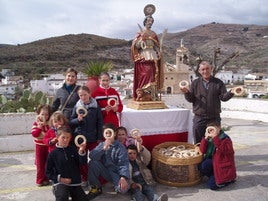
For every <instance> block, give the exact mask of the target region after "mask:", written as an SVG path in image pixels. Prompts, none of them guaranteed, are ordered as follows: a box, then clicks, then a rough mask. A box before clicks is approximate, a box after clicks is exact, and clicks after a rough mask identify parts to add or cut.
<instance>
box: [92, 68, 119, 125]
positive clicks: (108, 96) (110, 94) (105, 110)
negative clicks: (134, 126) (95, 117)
mask: <svg viewBox="0 0 268 201" xmlns="http://www.w3.org/2000/svg"><path fill="white" fill-rule="evenodd" d="M99 81H100V86H99V87H98V88H97V89H96V90H95V91H94V92H93V93H92V97H93V98H95V99H96V101H97V102H98V105H99V106H100V107H101V110H102V116H103V123H104V124H106V123H112V124H113V125H114V126H115V128H117V127H119V124H120V123H119V118H118V116H117V114H118V113H121V112H122V110H123V104H122V102H121V99H120V96H119V94H118V92H117V91H116V90H115V89H114V88H112V87H110V75H109V74H108V73H107V72H103V73H101V75H100V77H99Z"/></svg>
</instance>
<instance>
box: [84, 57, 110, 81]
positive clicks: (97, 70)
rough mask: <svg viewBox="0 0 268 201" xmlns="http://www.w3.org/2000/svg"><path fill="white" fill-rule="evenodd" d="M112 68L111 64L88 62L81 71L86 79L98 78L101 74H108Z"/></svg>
mask: <svg viewBox="0 0 268 201" xmlns="http://www.w3.org/2000/svg"><path fill="white" fill-rule="evenodd" d="M112 68H113V64H112V63H111V62H105V61H89V62H87V65H86V68H85V69H84V70H83V73H85V74H86V75H87V76H88V77H99V76H100V74H101V73H102V72H109V71H110V70H111V69H112Z"/></svg>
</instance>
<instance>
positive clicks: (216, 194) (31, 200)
mask: <svg viewBox="0 0 268 201" xmlns="http://www.w3.org/2000/svg"><path fill="white" fill-rule="evenodd" d="M267 118H268V117H267ZM223 125H224V126H228V127H230V130H229V131H228V132H227V133H228V134H229V135H230V136H231V138H232V140H233V143H234V147H235V152H236V166H237V173H238V178H237V182H236V183H234V184H232V185H230V186H228V187H226V188H223V189H221V190H219V191H211V190H209V189H207V188H206V185H205V183H204V182H202V183H200V184H198V185H195V186H192V187H179V188H176V187H170V186H164V185H160V184H158V185H157V186H156V191H157V193H162V192H166V193H167V194H168V195H169V198H170V199H169V200H170V201H175V200H186V201H208V200H214V201H218V200H219V201H221V200H228V201H229V200H231V201H232V200H233V201H245V200H246V201H253V200H254V201H267V200H268V123H262V122H258V121H245V120H239V119H223ZM34 181H35V166H34V153H33V152H20V153H4V154H0V200H1V201H9V200H16V201H21V200H27V201H51V200H54V197H53V195H52V192H51V186H48V187H36V186H35V182H34ZM111 190H112V188H111V185H110V184H107V185H106V186H105V188H104V193H103V195H101V196H99V197H97V198H96V199H94V200H96V201H106V200H107V201H108V200H109V201H111V200H115V201H117V200H122V201H127V200H130V199H129V196H127V195H113V194H111V193H109V192H111Z"/></svg>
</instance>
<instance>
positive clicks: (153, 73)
mask: <svg viewBox="0 0 268 201" xmlns="http://www.w3.org/2000/svg"><path fill="white" fill-rule="evenodd" d="M154 12H155V6H154V5H152V4H148V5H146V6H145V7H144V14H145V19H144V21H143V25H144V28H142V27H141V26H140V25H139V28H140V31H139V32H138V34H137V36H136V37H135V38H134V40H133V42H132V45H131V56H132V60H133V62H134V83H133V101H131V102H138V103H135V108H136V105H140V104H142V102H146V107H148V108H145V107H142V108H143V109H158V108H166V106H165V104H164V103H163V102H162V101H161V100H160V98H159V97H158V94H159V92H160V91H161V89H162V88H163V82H164V79H163V74H164V71H163V62H162V51H161V46H162V44H160V42H159V40H158V37H157V34H156V33H155V32H154V31H152V30H151V27H152V25H153V23H154V18H153V17H152V14H154ZM157 102H159V103H157ZM150 104H152V107H150ZM132 105H133V103H132V104H129V105H128V106H130V107H131V106H132ZM143 105H144V104H143ZM156 105H157V106H156ZM131 108H133V107H131Z"/></svg>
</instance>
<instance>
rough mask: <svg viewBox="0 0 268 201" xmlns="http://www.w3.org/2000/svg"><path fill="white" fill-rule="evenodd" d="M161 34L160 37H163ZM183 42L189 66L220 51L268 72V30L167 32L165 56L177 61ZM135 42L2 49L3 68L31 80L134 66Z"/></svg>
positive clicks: (68, 40) (74, 40)
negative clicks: (106, 65) (100, 65)
mask: <svg viewBox="0 0 268 201" xmlns="http://www.w3.org/2000/svg"><path fill="white" fill-rule="evenodd" d="M160 37H161V33H159V38H160ZM181 39H183V44H184V46H185V47H187V48H188V49H189V50H190V52H191V55H190V60H191V64H192V65H195V63H196V61H195V59H196V57H197V56H199V55H201V57H202V58H203V59H206V60H212V55H213V52H214V50H215V49H216V48H217V47H220V48H221V56H220V59H221V60H224V59H226V58H227V57H228V56H229V55H231V54H232V53H233V52H234V51H239V53H240V56H239V57H237V58H236V59H234V60H232V61H231V62H229V63H228V65H227V66H232V65H236V66H237V67H238V68H244V67H247V68H250V69H253V71H255V72H264V71H266V72H267V71H268V68H267V66H268V26H258V25H239V24H219V23H211V24H205V25H200V26H197V27H194V28H192V29H189V30H187V31H183V32H179V33H167V34H166V35H165V38H164V43H163V50H164V58H165V60H166V61H167V62H170V63H175V53H176V48H178V47H179V46H180V43H181ZM130 46H131V41H126V40H120V39H111V38H105V37H101V36H96V35H92V34H78V35H65V36H60V37H52V38H47V39H43V40H38V41H34V42H31V43H26V44H18V45H16V46H14V45H4V44H2V45H0V69H2V68H12V69H15V70H16V71H17V72H18V73H20V74H23V75H27V74H28V75H29V74H31V75H32V76H33V75H34V74H42V73H48V72H50V73H51V72H62V71H63V70H64V69H66V67H76V68H77V69H79V70H81V69H82V68H83V67H84V66H85V65H86V62H87V61H89V60H105V61H106V60H109V61H112V62H113V63H114V68H118V69H119V68H130V67H132V62H131V60H130Z"/></svg>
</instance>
